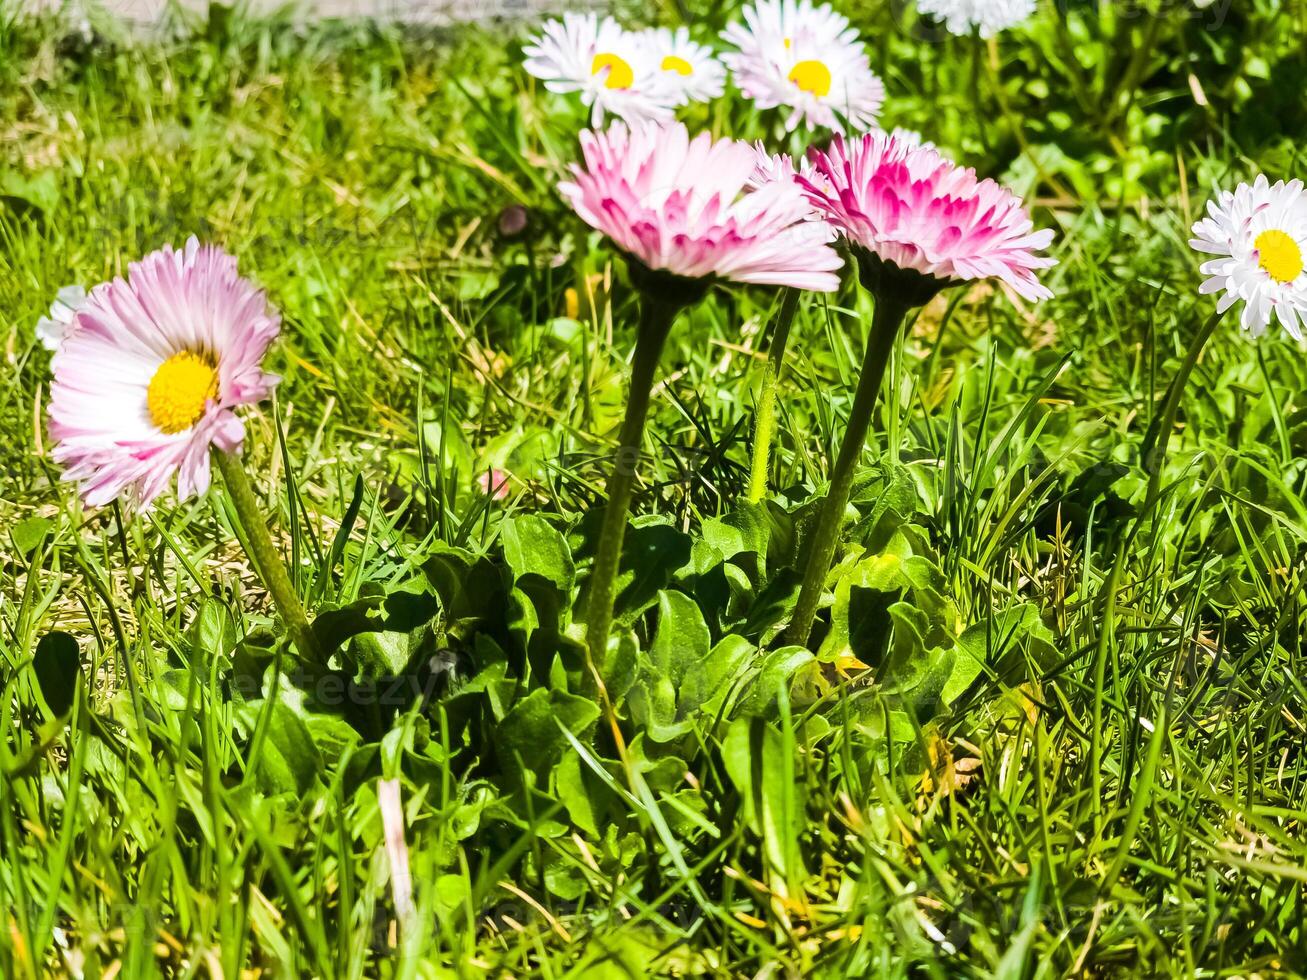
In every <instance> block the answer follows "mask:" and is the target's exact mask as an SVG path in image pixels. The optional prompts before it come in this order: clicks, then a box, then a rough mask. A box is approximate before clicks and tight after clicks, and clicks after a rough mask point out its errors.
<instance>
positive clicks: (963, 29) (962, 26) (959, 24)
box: [917, 0, 1035, 37]
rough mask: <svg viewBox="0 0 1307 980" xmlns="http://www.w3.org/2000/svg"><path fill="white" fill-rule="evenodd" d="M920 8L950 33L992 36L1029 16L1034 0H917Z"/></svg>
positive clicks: (1033, 10) (1033, 8)
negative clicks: (940, 21)
mask: <svg viewBox="0 0 1307 980" xmlns="http://www.w3.org/2000/svg"><path fill="white" fill-rule="evenodd" d="M917 9H918V10H920V11H921V12H922V13H923V14H929V15H930V16H932V17H934V18H936V19H937V20H942V21H943V22H944V26H945V27H947V28H948V30H949V33H951V34H958V35H961V36H963V37H966V36H970V35H971V34H974V33H976V32H977V31H978V32H979V33H980V36H981V37H993V36H994V35H995V34H997V33H998V32H999V31H1006V30H1007V29H1008V28H1009V27H1016V26H1017V25H1018V24H1021V23H1024V22H1025V21H1026V20H1028V19H1029V18H1030V15H1031V14H1033V13H1034V12H1035V0H917Z"/></svg>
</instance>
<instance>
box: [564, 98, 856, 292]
mask: <svg viewBox="0 0 1307 980" xmlns="http://www.w3.org/2000/svg"><path fill="white" fill-rule="evenodd" d="M581 148H582V152H583V154H584V157H585V165H584V166H583V167H582V166H576V165H573V167H572V174H573V179H572V180H570V181H565V182H563V183H561V184H559V186H558V189H559V191H560V192H561V193H562V194H563V196H564V197H566V198H567V199H568V200H569V201H570V202H571V204H572V207H573V208H574V209H575V210H576V213H577V214H579V215H580V216H581V217H582V218H583V219H584V220H585V221H586V222H587V223H588V224H589V225H590V226H591V227H593V228H595V229H597V230H599V231H601V232H603V233H604V234H605V235H607V236H608V237H609V238H611V239H612V240H613V242H614V243H616V245H617V246H618V247H619V248H620V249H622V251H624V252H625V253H626V254H627V255H628V256H629V257H630V258H632V259H634V260H635V261H636V262H638V263H640V264H641V265H643V266H644V267H645V268H647V269H651V270H655V271H662V272H667V273H671V274H673V275H676V276H680V277H682V278H686V279H709V278H718V279H728V280H732V281H735V282H743V283H755V284H768V285H776V286H794V287H796V288H799V289H815V290H822V291H826V292H829V291H831V290H834V289H835V288H836V287H837V286H838V285H839V279H838V278H837V277H836V275H835V270H836V269H838V268H839V267H840V264H841V263H840V258H839V256H838V255H837V254H836V253H835V250H834V249H832V248H831V247H830V246H829V245H827V244H826V240H825V239H826V234H827V233H826V231H825V230H824V229H823V227H822V226H821V225H820V224H819V223H816V222H812V221H808V220H807V219H808V217H809V215H810V214H811V212H812V207H811V205H810V204H809V203H808V201H807V199H806V198H805V196H804V192H803V188H801V187H800V186H799V185H798V184H797V183H796V182H793V181H771V182H768V183H766V184H764V185H762V186H759V187H757V189H756V190H749V187H750V186H751V182H752V181H753V178H754V171H755V169H756V167H757V165H758V159H757V155H756V152H755V150H754V148H753V147H751V146H750V145H749V144H748V143H743V142H740V141H738V140H731V139H723V140H717V141H714V140H713V138H712V136H711V135H709V134H708V133H700V134H699V135H698V136H696V137H695V138H694V139H690V135H689V132H688V131H687V130H686V128H685V126H684V125H682V124H681V123H664V124H660V123H648V124H646V125H644V126H641V127H638V128H636V129H628V128H627V127H626V126H625V125H623V124H622V123H615V124H614V125H613V126H612V127H611V128H609V129H608V130H607V131H606V132H603V133H594V132H589V131H587V132H583V133H582V134H581Z"/></svg>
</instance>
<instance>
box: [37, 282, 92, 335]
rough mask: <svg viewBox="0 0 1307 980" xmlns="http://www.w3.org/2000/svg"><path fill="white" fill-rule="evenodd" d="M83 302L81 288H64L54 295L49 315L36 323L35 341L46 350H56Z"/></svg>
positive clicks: (84, 291)
mask: <svg viewBox="0 0 1307 980" xmlns="http://www.w3.org/2000/svg"><path fill="white" fill-rule="evenodd" d="M85 302H86V290H85V289H83V288H82V287H81V286H65V287H64V288H63V289H61V290H59V292H57V293H56V294H55V297H54V302H53V303H52V304H50V313H49V315H47V316H43V317H41V319H39V320H37V321H36V339H37V340H39V341H40V342H41V343H42V344H43V345H44V346H45V349H46V350H58V348H59V345H60V344H61V343H62V342H63V339H64V334H66V333H67V332H68V327H69V325H70V324H71V323H72V322H73V317H75V316H77V311H78V310H80V309H81V308H82V304H83V303H85Z"/></svg>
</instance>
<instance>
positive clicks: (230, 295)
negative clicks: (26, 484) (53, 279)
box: [49, 238, 280, 509]
mask: <svg viewBox="0 0 1307 980" xmlns="http://www.w3.org/2000/svg"><path fill="white" fill-rule="evenodd" d="M279 325H280V320H279V318H278V316H277V314H276V313H275V312H274V311H273V310H271V309H270V308H269V307H268V302H267V299H266V297H265V296H264V294H263V291H262V290H260V289H258V288H257V287H255V286H254V285H253V284H252V283H250V282H249V281H248V280H246V279H243V278H241V276H240V274H239V273H238V272H237V270H236V260H235V259H234V258H232V257H231V256H230V255H228V254H227V253H226V252H224V251H222V250H221V249H220V248H217V247H215V246H212V245H201V244H200V243H199V242H198V241H196V239H194V238H192V239H190V241H188V242H187V243H186V246H185V247H184V248H183V249H181V250H180V251H176V250H174V249H173V248H172V247H171V246H168V247H165V248H163V249H161V250H160V251H157V252H153V253H151V254H150V255H147V256H146V257H145V258H144V259H142V260H141V261H140V262H135V263H132V264H131V265H130V266H128V274H127V278H126V279H122V278H119V279H115V280H113V281H112V282H107V283H104V284H102V285H100V286H97V287H95V289H93V290H92V291H91V294H90V296H89V297H88V298H87V299H86V301H85V302H84V303H83V304H82V305H81V306H80V307H79V309H78V311H77V314H76V316H75V317H74V318H73V320H72V322H71V324H70V325H69V328H68V331H67V333H66V335H65V336H64V338H63V340H62V342H61V344H60V346H59V348H58V350H57V351H56V353H55V355H54V358H53V360H52V363H51V370H52V371H53V374H54V379H53V381H52V382H51V385H50V407H49V412H50V435H51V437H52V438H53V439H54V440H55V443H56V445H55V448H54V458H55V460H56V461H57V462H59V463H60V464H62V465H63V466H64V478H65V479H68V480H72V481H74V482H76V483H77V484H78V485H79V487H80V489H81V492H82V496H83V497H84V498H85V500H86V502H87V503H88V504H91V505H100V504H106V503H109V502H110V501H112V500H115V499H122V500H124V501H126V502H128V503H129V504H132V505H134V506H136V507H139V508H142V509H143V508H146V507H148V506H149V505H150V504H151V502H152V501H154V499H155V498H156V497H158V496H159V494H161V493H162V492H163V491H164V490H165V489H166V488H167V486H168V484H169V483H170V482H171V481H172V479H173V477H174V475H175V476H176V478H177V496H178V498H179V499H182V500H184V499H186V498H188V497H192V496H195V495H198V494H203V493H204V492H205V491H206V490H207V489H208V487H209V482H210V469H209V451H210V449H211V448H213V447H215V446H216V447H217V448H219V449H222V450H226V451H228V452H234V451H236V450H238V449H240V446H241V441H242V439H243V437H244V434H245V427H244V424H243V423H242V422H241V420H240V418H239V417H238V416H237V415H236V414H235V409H237V408H238V407H240V406H241V405H249V404H253V403H255V402H260V401H262V400H263V399H265V398H267V397H268V395H269V393H270V392H271V391H272V388H273V385H274V384H276V378H274V377H272V376H271V375H269V374H265V373H264V371H263V369H262V367H261V366H260V365H261V362H262V360H263V355H264V353H265V352H266V351H267V349H268V345H269V344H271V343H272V341H273V340H274V339H275V338H276V336H277V331H278V328H279Z"/></svg>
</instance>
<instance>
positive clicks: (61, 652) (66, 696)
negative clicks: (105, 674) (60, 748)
mask: <svg viewBox="0 0 1307 980" xmlns="http://www.w3.org/2000/svg"><path fill="white" fill-rule="evenodd" d="M32 670H33V671H34V672H35V673H36V684H37V687H39V688H40V690H41V697H43V698H44V699H45V704H46V707H47V708H49V709H50V714H51V716H52V717H55V718H59V717H62V716H64V715H66V714H68V712H69V710H71V708H72V706H73V700H74V699H75V698H76V696H77V686H78V685H79V684H80V683H81V677H82V657H81V652H80V651H79V650H78V648H77V640H75V639H74V638H73V637H72V636H71V635H70V634H68V633H63V632H60V631H58V630H54V631H51V632H49V633H46V634H45V636H43V637H41V639H40V640H39V641H38V642H37V644H36V654H35V656H34V657H33V660H32Z"/></svg>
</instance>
